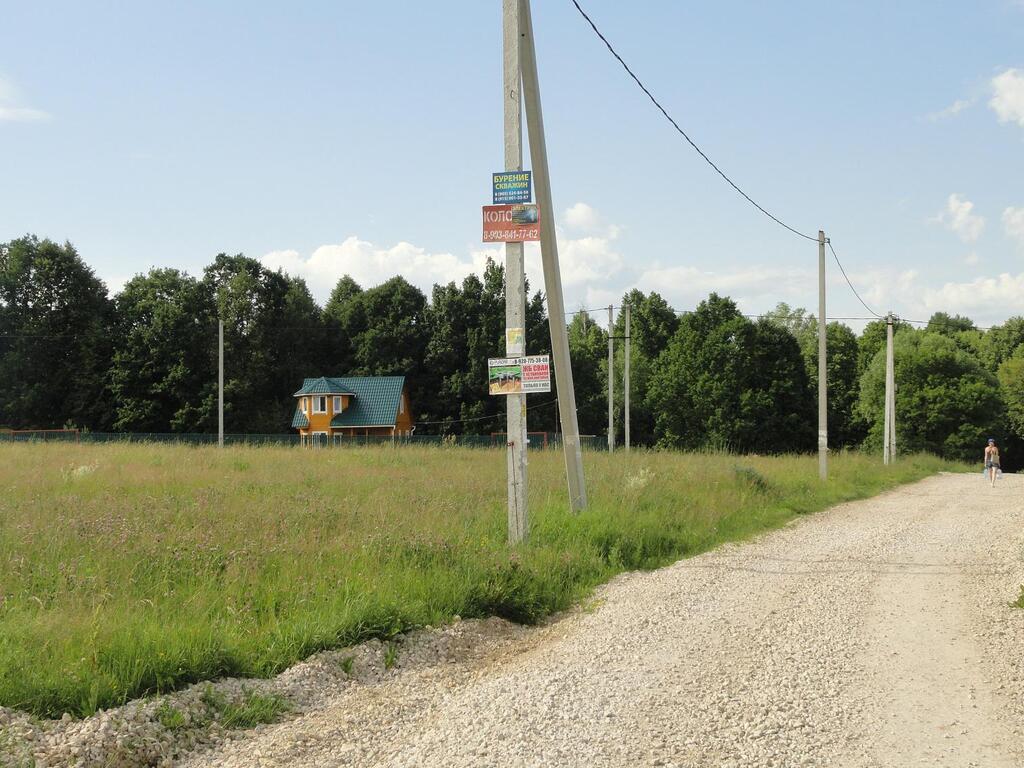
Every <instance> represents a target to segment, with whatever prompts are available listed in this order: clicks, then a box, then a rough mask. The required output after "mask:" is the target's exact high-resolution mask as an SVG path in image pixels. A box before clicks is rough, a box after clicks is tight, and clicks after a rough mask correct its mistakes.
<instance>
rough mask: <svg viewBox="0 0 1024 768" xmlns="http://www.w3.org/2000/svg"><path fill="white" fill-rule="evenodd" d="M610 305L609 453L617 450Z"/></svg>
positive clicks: (613, 329) (609, 310) (613, 331)
mask: <svg viewBox="0 0 1024 768" xmlns="http://www.w3.org/2000/svg"><path fill="white" fill-rule="evenodd" d="M613 309H614V307H613V306H612V305H611V304H609V305H608V453H611V452H612V451H614V450H615V384H614V382H615V342H614V339H615V324H614V322H613V321H612V310H613Z"/></svg>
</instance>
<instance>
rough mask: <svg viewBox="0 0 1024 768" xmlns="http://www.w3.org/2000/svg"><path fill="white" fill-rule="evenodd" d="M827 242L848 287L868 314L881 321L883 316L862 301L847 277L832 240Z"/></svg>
mask: <svg viewBox="0 0 1024 768" xmlns="http://www.w3.org/2000/svg"><path fill="white" fill-rule="evenodd" d="M825 242H826V243H827V244H828V249H829V250H830V251H832V257H833V258H834V259H835V260H836V264H838V265H839V271H840V272H842V273H843V279H844V280H846V284H847V285H848V286H850V290H851V291H853V295H854V296H856V297H857V301H859V302H860V303H861V305H863V307H864V309H866V310H867V311H868V312H870V313H871V314H872V315H874V316H875V317H876V318H878V319H881V318H882V316H881V315H880V314H878V313H877V312H875V310H873V309H872V308H871V307H869V306H868V305H867V304H866V303H865V301H864V299H862V298H861V297H860V294H859V293H857V289H856V288H854V287H853V283H851V282H850V278H849V277H847V276H846V270H845V269H843V262H841V261H840V260H839V256H838V255H837V254H836V249H835V248H833V247H832V240H831V238H825Z"/></svg>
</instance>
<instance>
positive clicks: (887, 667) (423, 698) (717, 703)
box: [185, 472, 1024, 768]
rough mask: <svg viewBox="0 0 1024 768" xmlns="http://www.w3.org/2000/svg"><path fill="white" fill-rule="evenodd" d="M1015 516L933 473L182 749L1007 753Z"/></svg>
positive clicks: (632, 578) (1022, 644)
mask: <svg viewBox="0 0 1024 768" xmlns="http://www.w3.org/2000/svg"><path fill="white" fill-rule="evenodd" d="M1022 523H1024V477H1017V476H1006V477H1004V478H1003V479H1001V480H1000V481H999V483H998V485H997V487H996V488H991V487H989V486H988V485H986V484H985V482H984V481H983V479H982V478H981V474H980V472H979V473H978V474H977V475H976V476H975V475H970V476H968V475H952V474H946V475H941V476H938V477H934V478H930V479H928V480H925V481H922V482H920V483H917V484H914V485H911V486H907V487H904V488H901V489H898V490H896V491H892V492H889V493H886V494H884V495H882V496H879V497H876V498H873V499H869V500H866V501H860V502H855V503H851V504H845V505H842V506H839V507H836V508H834V509H831V510H829V511H827V512H823V513H820V514H817V515H813V516H809V517H806V518H802V519H800V520H798V521H796V522H794V523H793V524H791V525H789V526H787V527H786V528H784V529H782V530H779V531H776V532H773V533H769V534H766V535H763V536H760V537H759V538H757V539H755V540H753V541H750V542H747V543H743V544H734V545H728V546H725V547H722V548H720V549H718V550H716V551H714V552H711V553H708V554H705V555H702V556H699V557H694V558H692V559H689V560H683V561H681V562H679V563H676V564H675V565H673V566H670V567H668V568H664V569H662V570H659V571H656V572H653V573H631V574H626V575H623V576H621V577H619V578H618V579H616V580H614V581H613V582H612V583H610V584H608V585H607V586H605V587H604V588H602V589H601V590H599V592H598V593H597V595H596V598H595V600H594V602H593V604H592V605H590V606H587V607H584V608H583V609H581V610H578V611H574V612H572V613H571V614H569V615H567V616H565V617H562V618H561V619H559V620H558V621H555V622H553V623H551V624H550V625H548V626H545V627H542V628H539V629H524V628H515V627H511V626H510V625H506V624H504V623H495V624H494V626H495V627H496V629H495V633H494V635H493V636H483V635H481V636H480V638H479V645H477V646H475V648H474V650H473V651H472V652H470V653H468V654H463V655H462V656H460V657H459V658H455V657H445V655H444V654H443V653H441V654H438V655H437V658H436V659H435V660H434V661H433V662H430V661H426V662H424V661H423V659H419V660H418V661H414V660H413V659H411V658H410V659H408V660H407V664H408V666H407V667H406V669H392V670H391V671H390V672H388V673H386V674H384V675H383V676H379V677H378V678H376V682H368V683H366V684H362V685H352V686H350V687H349V688H347V689H345V690H344V691H341V692H339V693H337V695H332V696H328V697H326V698H324V699H323V700H321V701H319V702H318V703H317V704H316V706H314V707H311V708H309V709H308V710H307V711H305V712H304V713H303V714H301V715H299V716H297V717H295V718H293V719H291V720H289V721H287V722H283V723H279V724H277V725H273V726H269V727H265V728H263V729H262V730H260V731H259V732H257V733H255V734H251V735H249V736H246V737H242V738H239V739H237V740H232V741H229V742H227V743H224V744H221V745H219V746H218V747H216V748H215V749H214V750H212V751H208V752H204V753H199V754H196V755H193V756H192V757H191V758H190V759H189V760H188V761H186V762H185V765H187V766H190V768H195V767H197V766H208V765H213V766H233V767H234V766H238V767H241V766H246V768H252V767H255V766H296V767H300V766H317V767H318V768H319V767H326V766H378V765H379V766H409V768H412V767H413V766H417V767H418V766H474V767H475V766H701V767H702V768H703V767H705V766H737V767H738V766H857V767H860V766H899V767H900V768H903V767H905V766H964V767H966V766H979V767H981V768H1000V767H1001V766H1007V767H1011V766H1022V765H1024V745H1022V740H1021V732H1022V726H1024V705H1022V704H1024V691H1022V687H1021V677H1022V666H1021V665H1022V664H1024V611H1021V610H1020V609H1017V608H1013V607H1011V606H1010V602H1011V601H1012V600H1014V599H1016V597H1017V595H1018V594H1019V591H1020V586H1021V584H1022V582H1024V567H1022V565H1024V563H1022V545H1024V535H1022ZM464 623H466V624H469V622H464ZM502 627H504V629H502ZM484 634H486V633H484ZM400 666H401V665H400ZM311 684H313V683H311Z"/></svg>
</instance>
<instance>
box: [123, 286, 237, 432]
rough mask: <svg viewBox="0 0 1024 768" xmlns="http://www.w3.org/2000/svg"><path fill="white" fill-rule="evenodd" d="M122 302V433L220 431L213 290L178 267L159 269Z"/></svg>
mask: <svg viewBox="0 0 1024 768" xmlns="http://www.w3.org/2000/svg"><path fill="white" fill-rule="evenodd" d="M114 304H115V307H116V310H117V311H116V315H117V323H116V328H117V332H116V333H115V335H114V358H113V362H112V363H111V367H110V373H109V382H110V389H111V392H112V393H113V397H114V403H115V407H116V418H115V420H114V424H113V427H114V429H116V430H124V431H130V432H167V431H174V432H200V431H210V430H212V429H213V428H214V427H215V424H216V421H215V419H216V414H215V412H214V411H213V410H212V408H211V405H212V401H213V398H214V397H215V396H216V391H215V388H216V383H217V373H216V362H215V355H216V344H217V332H216V325H217V320H216V316H217V310H216V304H215V301H214V296H213V294H212V292H211V291H210V290H209V286H208V285H206V284H204V283H200V282H199V281H198V280H196V279H195V278H193V277H190V276H189V275H187V274H185V273H184V272H179V271H178V270H176V269H153V270H150V272H149V274H148V275H137V276H136V277H134V278H132V279H131V280H129V281H128V283H127V284H126V285H125V287H124V289H123V290H122V291H121V292H120V293H119V294H118V295H117V296H116V297H115V299H114Z"/></svg>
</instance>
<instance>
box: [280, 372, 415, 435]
mask: <svg viewBox="0 0 1024 768" xmlns="http://www.w3.org/2000/svg"><path fill="white" fill-rule="evenodd" d="M295 398H296V403H295V415H294V416H293V417H292V427H293V428H294V429H297V430H299V434H300V435H301V436H302V442H303V443H306V442H311V443H333V442H340V441H342V440H344V439H345V438H346V437H408V436H410V435H412V433H413V431H415V429H416V426H415V425H414V424H413V420H412V412H411V409H410V407H409V393H408V391H407V389H406V386H405V377H404V376H343V377H338V378H333V377H327V376H321V377H319V378H315V379H306V380H305V381H303V382H302V387H301V388H300V389H299V391H298V392H296V393H295Z"/></svg>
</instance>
